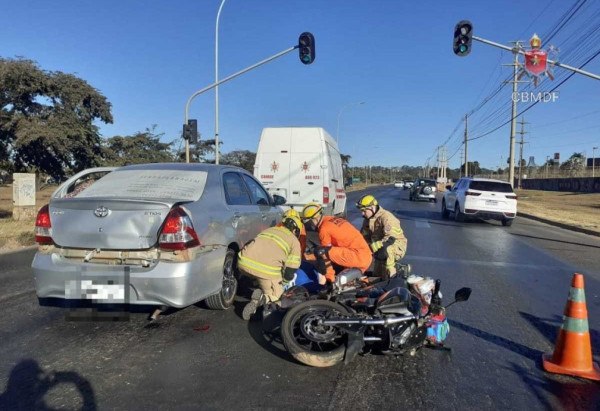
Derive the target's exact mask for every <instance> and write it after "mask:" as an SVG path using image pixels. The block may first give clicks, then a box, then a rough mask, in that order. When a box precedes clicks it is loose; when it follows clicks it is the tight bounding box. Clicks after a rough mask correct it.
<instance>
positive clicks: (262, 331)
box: [248, 311, 294, 362]
mask: <svg viewBox="0 0 600 411" xmlns="http://www.w3.org/2000/svg"><path fill="white" fill-rule="evenodd" d="M257 314H258V317H259V318H260V317H261V314H260V313H257ZM283 316H284V313H283V312H279V311H276V312H274V313H272V314H271V315H269V316H268V317H267V318H266V319H265V320H264V321H261V320H253V321H249V322H248V332H249V333H250V336H251V337H252V339H254V341H256V342H257V343H258V345H260V346H261V347H262V348H264V349H265V350H267V351H268V352H270V353H271V354H273V355H275V356H277V357H279V358H281V359H283V360H286V361H290V362H294V359H293V357H292V356H291V355H290V354H289V353H288V352H287V350H286V349H285V346H284V345H283V340H282V339H281V333H280V328H281V322H282V321H283Z"/></svg>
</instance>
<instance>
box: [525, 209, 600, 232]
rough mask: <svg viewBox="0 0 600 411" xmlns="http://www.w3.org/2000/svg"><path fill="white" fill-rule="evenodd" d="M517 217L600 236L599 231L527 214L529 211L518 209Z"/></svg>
mask: <svg viewBox="0 0 600 411" xmlns="http://www.w3.org/2000/svg"><path fill="white" fill-rule="evenodd" d="M517 217H524V218H528V219H530V220H536V221H539V222H541V223H546V224H548V225H553V226H556V227H560V228H564V229H565V230H570V231H577V232H579V233H584V234H588V235H593V236H596V237H600V232H598V231H593V230H588V229H587V228H582V227H577V226H574V225H570V224H565V223H559V222H557V221H552V220H548V219H547V218H542V217H538V216H535V215H533V214H527V213H522V212H520V211H518V212H517Z"/></svg>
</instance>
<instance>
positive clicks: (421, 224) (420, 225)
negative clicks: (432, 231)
mask: <svg viewBox="0 0 600 411" xmlns="http://www.w3.org/2000/svg"><path fill="white" fill-rule="evenodd" d="M415 226H416V227H417V228H431V226H430V225H429V221H426V220H415Z"/></svg>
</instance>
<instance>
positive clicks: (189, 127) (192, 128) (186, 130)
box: [183, 120, 198, 144]
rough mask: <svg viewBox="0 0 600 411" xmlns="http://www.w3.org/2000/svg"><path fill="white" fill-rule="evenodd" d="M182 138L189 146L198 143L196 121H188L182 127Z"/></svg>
mask: <svg viewBox="0 0 600 411" xmlns="http://www.w3.org/2000/svg"><path fill="white" fill-rule="evenodd" d="M183 138H184V139H185V140H188V141H189V142H190V143H191V144H196V143H198V120H188V123H187V124H184V125H183Z"/></svg>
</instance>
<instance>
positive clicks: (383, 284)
mask: <svg viewBox="0 0 600 411" xmlns="http://www.w3.org/2000/svg"><path fill="white" fill-rule="evenodd" d="M424 285H425V287H424ZM426 285H429V286H428V287H427V286H426ZM470 294H471V289H470V288H466V287H465V288H461V289H460V290H458V291H456V294H455V296H454V301H453V302H452V303H450V304H448V306H450V305H452V304H454V303H455V302H459V301H466V300H468V299H469V296H470ZM282 302H283V304H284V306H287V307H289V308H288V310H287V312H286V314H285V316H284V318H283V322H282V324H281V335H282V338H283V343H284V345H285V348H286V349H287V351H288V352H289V353H290V354H291V355H292V356H293V357H294V358H295V359H296V360H297V361H299V362H301V363H303V364H306V365H310V366H313V367H329V366H333V365H335V364H338V363H340V362H342V361H344V362H345V363H348V362H350V361H351V360H352V359H353V358H354V357H355V356H356V355H357V354H358V353H360V352H363V351H371V352H379V353H382V354H387V355H401V354H410V355H414V354H415V352H416V351H417V350H418V349H420V348H421V347H424V346H426V345H429V346H434V347H443V342H444V340H445V338H446V335H447V333H448V331H449V326H448V322H447V320H446V315H445V312H446V308H447V307H448V306H446V307H444V306H443V305H442V301H441V293H440V280H437V281H433V280H432V279H424V278H422V277H418V276H412V275H411V276H407V275H406V276H404V277H402V276H400V275H398V276H395V277H393V278H391V279H389V280H386V281H380V282H377V283H375V284H368V283H367V284H366V283H365V282H364V278H362V273H361V272H360V271H359V270H357V269H347V270H344V271H342V272H341V273H340V274H338V276H337V278H336V281H335V283H333V284H332V285H331V287H330V289H329V291H328V292H327V293H325V294H324V293H321V294H320V295H309V294H308V293H307V292H304V291H303V290H302V287H294V288H293V289H290V290H288V291H287V292H286V293H285V294H284V296H283V298H282Z"/></svg>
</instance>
